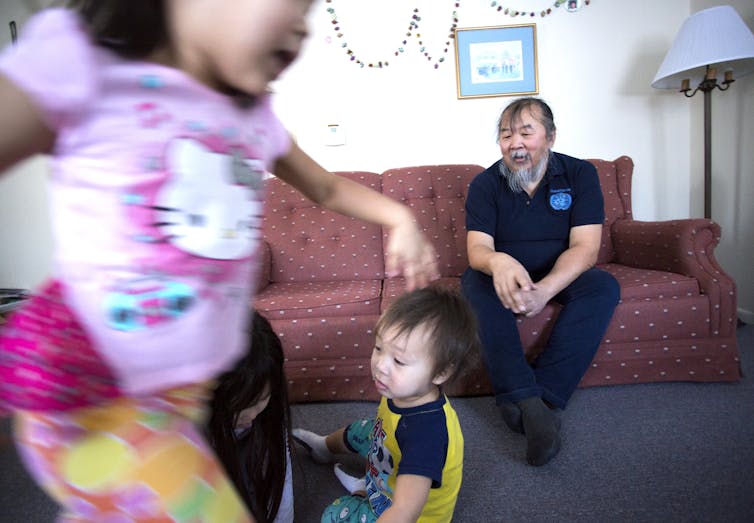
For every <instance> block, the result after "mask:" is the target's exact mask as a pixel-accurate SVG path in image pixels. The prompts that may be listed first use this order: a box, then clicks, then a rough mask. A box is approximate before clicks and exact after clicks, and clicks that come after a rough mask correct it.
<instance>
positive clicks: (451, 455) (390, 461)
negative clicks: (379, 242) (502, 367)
mask: <svg viewBox="0 0 754 523" xmlns="http://www.w3.org/2000/svg"><path fill="white" fill-rule="evenodd" d="M478 354H479V341H478V338H477V327H476V320H475V317H474V315H473V313H472V312H471V310H470V309H469V306H468V304H467V303H466V302H465V300H464V299H463V298H462V297H461V296H460V295H459V294H458V293H456V292H451V291H448V290H443V289H440V288H439V287H435V286H430V287H427V288H424V289H421V290H415V291H413V292H409V293H406V294H403V295H402V296H401V297H399V298H398V299H397V300H396V301H395V302H393V303H392V304H391V305H390V306H389V307H388V309H387V310H386V311H385V312H384V313H383V315H382V316H381V317H380V319H379V321H378V322H377V328H376V342H375V346H374V349H373V350H372V361H371V369H372V378H373V380H374V385H375V387H376V388H377V390H378V391H379V393H380V394H381V395H382V398H381V400H380V402H379V406H378V408H377V416H376V418H372V419H370V418H365V419H360V420H357V421H354V422H353V423H351V424H350V425H348V426H347V427H345V428H341V429H338V430H337V431H335V432H333V433H331V434H329V435H327V436H320V435H318V434H315V433H313V432H310V431H307V430H303V429H299V428H297V429H294V430H293V437H294V439H295V440H296V441H298V442H299V443H300V444H301V445H303V446H304V447H305V448H306V449H308V450H309V452H310V454H311V456H312V458H313V459H314V460H315V461H317V462H320V463H329V462H332V461H335V455H336V454H339V453H345V452H355V453H359V454H361V455H362V456H364V457H365V458H366V460H367V464H366V474H365V477H364V481H363V482H360V481H353V478H350V477H348V476H347V475H345V474H344V473H343V472H342V470H341V469H340V468H339V467H338V466H337V465H336V468H335V472H336V475H338V478H339V479H340V480H341V482H342V483H343V484H344V485H345V486H346V487H347V488H348V489H349V490H350V491H352V494H351V495H349V496H343V497H340V498H338V499H337V500H335V502H334V503H333V504H332V505H330V506H329V507H327V508H326V509H325V512H324V513H323V515H322V521H323V522H327V523H333V522H354V523H367V522H374V521H393V520H395V518H396V517H400V520H401V521H426V522H429V521H433V522H449V521H451V519H452V517H453V509H454V508H455V504H456V499H457V497H458V491H459V489H460V487H461V476H462V470H463V434H462V432H461V426H460V424H459V422H458V417H457V416H456V413H455V410H453V407H452V406H451V405H450V402H449V401H448V398H447V397H446V396H445V394H443V392H442V386H443V385H445V384H447V383H449V382H450V381H451V380H452V379H455V378H457V377H459V376H460V375H461V374H462V373H463V372H464V371H465V370H466V369H467V368H468V366H469V365H470V364H472V363H473V361H474V360H475V358H476V357H477V355H478ZM362 486H363V492H358V491H359V490H360V489H361V488H362ZM353 491H356V492H353Z"/></svg>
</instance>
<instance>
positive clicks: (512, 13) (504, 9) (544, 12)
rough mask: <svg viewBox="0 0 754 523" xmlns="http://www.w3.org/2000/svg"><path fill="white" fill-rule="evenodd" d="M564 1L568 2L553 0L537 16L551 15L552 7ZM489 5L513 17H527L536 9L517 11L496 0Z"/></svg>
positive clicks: (534, 13)
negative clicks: (550, 5) (549, 5)
mask: <svg viewBox="0 0 754 523" xmlns="http://www.w3.org/2000/svg"><path fill="white" fill-rule="evenodd" d="M566 3H568V0H555V3H554V4H552V7H548V8H547V9H543V10H542V11H540V12H539V16H540V17H542V18H544V17H545V16H547V15H551V14H552V10H553V9H557V8H558V7H560V6H561V5H563V4H566ZM584 5H589V0H584ZM490 7H492V8H494V9H495V11H497V12H498V13H503V14H505V15H508V16H511V17H513V18H516V17H517V16H529V17H534V16H537V12H536V11H518V10H516V9H511V8H510V7H504V6H502V5H500V4H499V3H498V2H496V1H495V0H492V1H491V2H490Z"/></svg>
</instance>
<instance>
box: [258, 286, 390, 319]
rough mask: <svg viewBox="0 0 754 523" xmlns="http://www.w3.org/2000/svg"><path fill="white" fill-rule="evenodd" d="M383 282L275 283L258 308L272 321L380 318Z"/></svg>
mask: <svg viewBox="0 0 754 523" xmlns="http://www.w3.org/2000/svg"><path fill="white" fill-rule="evenodd" d="M381 292H382V280H344V281H317V282H292V283H271V284H269V285H268V286H267V287H265V288H264V290H263V291H262V292H260V293H259V294H258V295H257V299H256V307H257V309H258V310H259V311H260V312H262V313H264V314H265V316H266V317H267V318H269V319H270V320H272V319H274V318H283V317H285V318H288V319H295V318H309V317H321V316H352V315H367V314H379V312H380V294H381Z"/></svg>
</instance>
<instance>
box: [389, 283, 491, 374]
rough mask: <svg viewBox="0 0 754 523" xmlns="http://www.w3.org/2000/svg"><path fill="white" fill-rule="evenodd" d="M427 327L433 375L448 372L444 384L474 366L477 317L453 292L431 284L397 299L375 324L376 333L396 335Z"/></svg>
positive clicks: (476, 356)
mask: <svg viewBox="0 0 754 523" xmlns="http://www.w3.org/2000/svg"><path fill="white" fill-rule="evenodd" d="M420 325H425V326H427V328H428V330H429V332H430V338H431V340H430V343H431V344H432V360H433V375H434V376H437V375H438V374H440V373H442V372H444V371H447V370H448V369H449V373H448V379H447V381H446V382H445V383H446V384H448V383H451V382H452V381H453V380H456V379H458V378H460V377H461V376H463V374H464V373H465V372H466V371H467V370H468V369H469V368H470V367H471V366H473V365H475V364H476V362H477V360H478V358H479V353H480V342H479V333H478V326H477V320H476V316H475V315H474V312H473V311H472V310H471V307H470V306H469V304H468V302H467V301H466V299H465V298H464V297H463V296H461V295H460V294H459V293H458V292H456V291H451V290H449V289H444V288H442V287H439V286H437V285H430V286H428V287H425V288H423V289H418V290H414V291H411V292H408V293H405V294H403V295H401V296H400V297H398V299H397V300H395V301H394V302H393V303H391V304H390V306H389V307H388V308H387V310H385V312H384V313H383V314H382V316H380V319H379V320H378V321H377V327H376V332H377V334H380V333H383V332H385V330H387V329H388V328H392V329H396V333H395V334H396V336H401V335H404V334H408V333H410V332H411V331H413V330H414V329H415V328H416V327H418V326H420Z"/></svg>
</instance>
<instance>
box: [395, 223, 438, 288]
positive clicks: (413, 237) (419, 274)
mask: <svg viewBox="0 0 754 523" xmlns="http://www.w3.org/2000/svg"><path fill="white" fill-rule="evenodd" d="M385 263H386V266H385V270H386V272H387V275H388V276H390V277H393V276H397V275H399V274H403V276H404V278H406V288H407V290H409V291H410V290H413V289H417V288H420V287H424V286H426V285H427V284H428V283H429V282H430V281H432V280H436V279H437V278H439V277H440V270H439V268H438V266H437V253H436V252H435V248H434V247H433V246H432V244H431V243H429V241H428V240H427V238H426V236H425V235H424V233H423V232H422V231H421V230H420V229H419V227H418V226H417V225H416V223H415V222H414V221H413V220H404V221H402V222H401V223H400V224H398V225H396V226H394V227H393V228H392V229H391V230H390V233H389V235H388V243H387V258H386V261H385Z"/></svg>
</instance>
